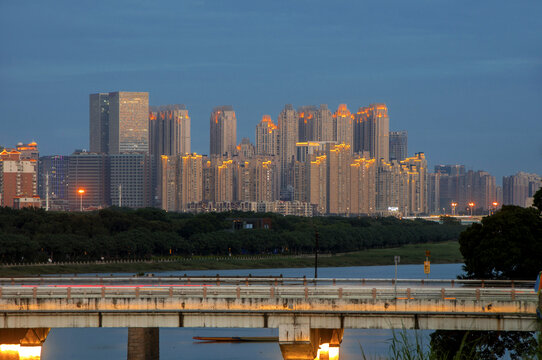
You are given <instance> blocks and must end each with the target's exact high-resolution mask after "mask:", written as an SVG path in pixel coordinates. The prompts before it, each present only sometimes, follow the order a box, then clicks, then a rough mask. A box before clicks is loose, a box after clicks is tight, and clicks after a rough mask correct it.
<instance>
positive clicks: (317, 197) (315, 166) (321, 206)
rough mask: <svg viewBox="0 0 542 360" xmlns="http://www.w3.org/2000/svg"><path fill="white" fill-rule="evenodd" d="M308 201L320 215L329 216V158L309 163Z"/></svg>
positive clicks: (319, 157)
mask: <svg viewBox="0 0 542 360" xmlns="http://www.w3.org/2000/svg"><path fill="white" fill-rule="evenodd" d="M306 179H307V183H306V199H307V202H308V203H310V204H312V205H314V207H315V209H316V212H317V213H318V214H321V215H323V214H327V156H326V155H320V156H315V157H314V158H313V159H311V160H309V161H307V176H306Z"/></svg>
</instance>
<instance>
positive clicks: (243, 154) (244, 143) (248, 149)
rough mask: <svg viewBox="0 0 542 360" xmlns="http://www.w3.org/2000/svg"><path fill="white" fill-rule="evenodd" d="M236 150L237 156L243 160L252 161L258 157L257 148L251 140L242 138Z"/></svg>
mask: <svg viewBox="0 0 542 360" xmlns="http://www.w3.org/2000/svg"><path fill="white" fill-rule="evenodd" d="M236 150H237V152H236V154H237V155H238V156H239V157H240V158H242V159H251V158H252V157H254V155H256V147H255V146H254V145H253V144H252V143H251V142H250V139H249V138H242V139H241V143H240V144H239V145H237V149H236Z"/></svg>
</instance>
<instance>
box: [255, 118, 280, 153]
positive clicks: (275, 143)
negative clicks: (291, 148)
mask: <svg viewBox="0 0 542 360" xmlns="http://www.w3.org/2000/svg"><path fill="white" fill-rule="evenodd" d="M256 154H257V155H272V156H275V155H278V154H279V130H278V127H277V125H275V124H274V123H273V120H271V116H269V115H264V116H263V117H262V121H260V123H259V124H258V125H256Z"/></svg>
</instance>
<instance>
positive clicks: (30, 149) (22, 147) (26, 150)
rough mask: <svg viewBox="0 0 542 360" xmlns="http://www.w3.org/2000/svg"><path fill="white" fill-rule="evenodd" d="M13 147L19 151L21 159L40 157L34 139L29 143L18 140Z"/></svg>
mask: <svg viewBox="0 0 542 360" xmlns="http://www.w3.org/2000/svg"><path fill="white" fill-rule="evenodd" d="M15 149H16V150H17V151H18V152H20V153H21V160H36V161H38V159H39V157H40V152H39V150H38V144H37V143H36V142H35V141H32V142H31V143H28V144H23V143H21V142H20V143H18V144H17V146H16V148H15Z"/></svg>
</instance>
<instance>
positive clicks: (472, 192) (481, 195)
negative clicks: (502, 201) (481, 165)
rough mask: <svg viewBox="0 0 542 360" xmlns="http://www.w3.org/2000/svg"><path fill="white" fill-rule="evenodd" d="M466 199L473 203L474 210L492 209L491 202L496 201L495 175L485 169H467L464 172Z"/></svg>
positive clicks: (484, 210)
mask: <svg viewBox="0 0 542 360" xmlns="http://www.w3.org/2000/svg"><path fill="white" fill-rule="evenodd" d="M465 177H466V180H465V184H466V190H465V191H466V196H465V197H466V199H467V201H468V202H472V203H474V208H473V210H474V211H479V212H480V211H481V212H482V213H486V212H487V211H489V210H493V209H494V208H495V206H494V205H493V202H495V201H497V184H496V180H495V177H494V176H492V175H491V174H489V173H488V172H487V171H472V170H469V171H468V172H467V174H466V176H465Z"/></svg>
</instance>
